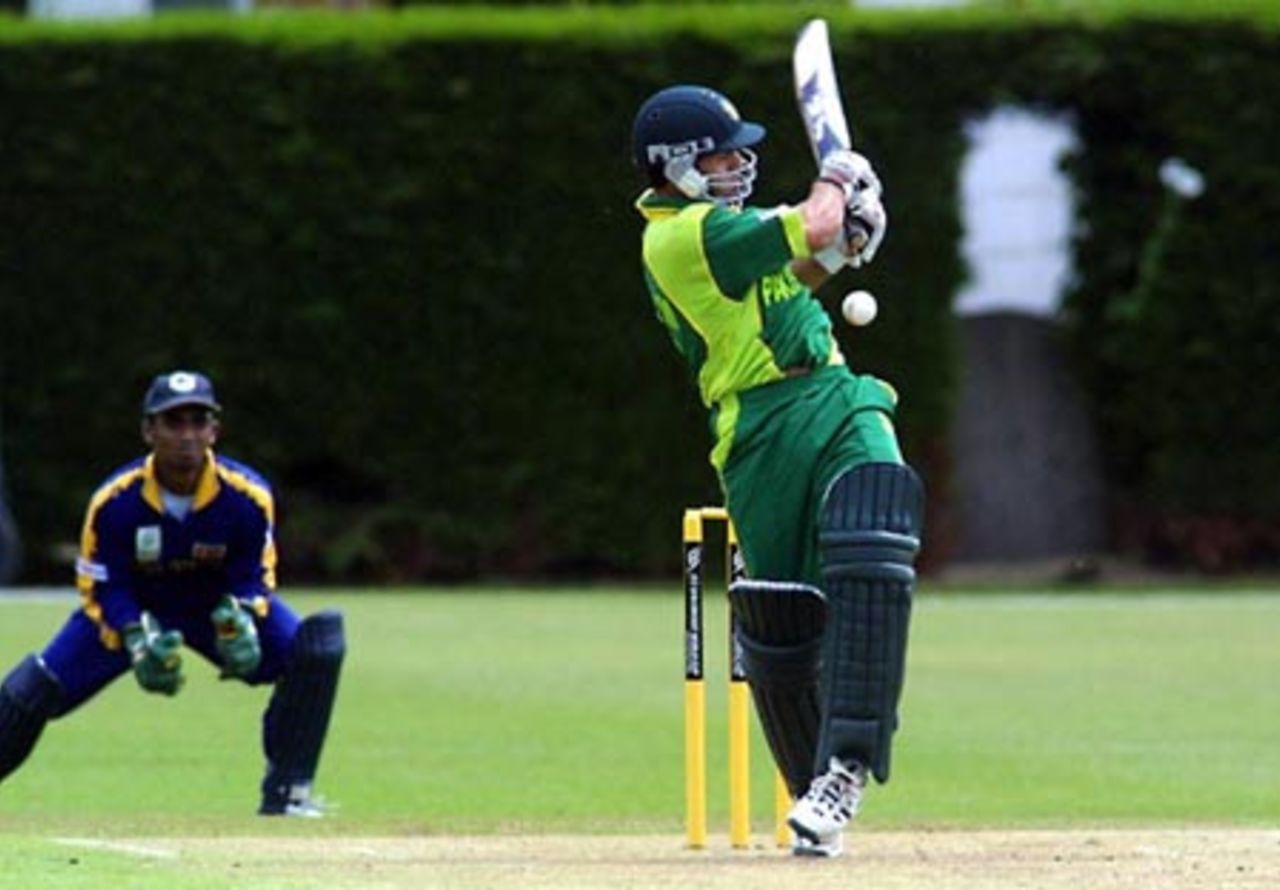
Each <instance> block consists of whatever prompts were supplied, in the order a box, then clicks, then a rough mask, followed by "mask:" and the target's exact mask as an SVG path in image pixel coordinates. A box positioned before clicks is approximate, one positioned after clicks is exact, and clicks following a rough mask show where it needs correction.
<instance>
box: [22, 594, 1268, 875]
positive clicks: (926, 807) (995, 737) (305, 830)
mask: <svg viewBox="0 0 1280 890" xmlns="http://www.w3.org/2000/svg"><path fill="white" fill-rule="evenodd" d="M288 598H289V599H290V600H291V601H292V602H293V603H294V604H295V605H296V606H298V607H299V608H300V609H301V610H303V611H311V610H314V609H317V608H321V607H329V606H338V607H340V608H342V609H343V610H344V611H345V612H346V615H347V626H348V635H349V638H350V641H349V645H350V654H349V657H348V662H347V665H346V668H345V672H344V676H343V681H342V688H341V691H340V696H339V703H338V711H337V714H336V717H335V720H334V725H333V728H332V732H331V736H330V741H329V746H328V749H327V751H326V755H325V760H324V762H323V765H322V772H321V775H320V778H319V783H318V784H319V785H320V787H321V790H322V792H323V793H324V794H325V795H326V796H327V797H328V798H329V799H331V800H332V801H334V802H336V803H337V804H338V805H339V809H338V810H337V812H336V815H335V817H334V818H332V819H328V820H324V821H320V822H306V823H301V824H299V823H295V822H290V823H287V824H281V823H280V822H276V821H273V820H263V819H260V818H257V817H254V816H253V815H252V813H253V809H254V807H255V804H256V785H257V781H258V779H259V776H260V770H261V760H260V753H259V749H258V715H259V713H260V711H261V709H262V707H263V705H264V703H265V701H266V697H267V692H266V690H251V689H246V688H245V687H243V686H242V685H239V684H235V683H220V682H219V681H217V680H216V679H215V675H214V672H213V670H212V669H210V668H209V667H208V666H207V665H204V664H203V663H197V662H196V661H195V660H194V656H192V657H191V659H189V661H188V665H189V679H188V684H187V687H186V688H184V690H183V691H182V693H181V694H180V695H179V696H178V697H177V698H175V699H172V700H170V699H163V698H158V697H154V696H148V695H144V694H143V693H141V692H140V691H139V690H138V689H137V687H136V685H135V684H134V683H133V682H132V680H131V679H129V678H127V677H126V678H125V679H124V680H123V681H122V682H120V683H117V684H116V685H115V686H114V687H112V688H111V689H109V690H108V691H107V692H106V693H104V694H103V695H102V696H101V697H100V698H99V699H98V700H96V701H94V702H91V703H90V704H89V705H88V706H86V708H84V709H83V710H81V711H79V712H77V713H75V714H73V715H72V716H70V717H69V718H67V719H66V720H63V721H58V722H55V723H53V724H51V725H50V727H49V729H48V730H47V731H46V733H45V735H44V737H43V739H42V740H41V743H40V745H39V747H38V748H37V750H36V752H35V753H34V755H33V756H32V758H31V759H30V760H29V761H28V762H27V764H26V765H25V766H24V767H23V769H22V770H20V771H19V772H18V773H16V774H15V775H13V776H12V777H10V779H9V780H7V781H6V782H5V783H4V784H3V785H2V786H0V861H2V862H3V866H4V867H3V869H0V886H3V887H9V886H13V887H49V886H56V887H63V886H65V887H80V886H83V887H95V886H138V887H150V886H156V887H160V886H164V887H173V888H185V887H204V886H229V884H228V883H227V882H228V881H230V880H231V877H233V876H234V877H235V878H236V886H252V887H274V886H280V887H296V886H348V885H350V886H356V885H360V886H374V885H376V886H402V885H403V886H409V884H400V883H397V881H396V879H395V878H394V876H392V877H389V876H388V875H387V874H378V873H376V870H375V871H374V872H370V871H369V869H368V868H367V867H366V868H365V869H364V870H363V871H362V870H361V869H360V868H355V867H352V868H345V869H341V870H339V871H336V872H335V871H330V872H326V871H325V867H324V860H323V859H322V858H317V857H316V856H315V855H314V854H311V855H307V854H299V856H298V857H297V858H298V859H299V860H300V861H299V862H296V863H294V864H292V865H290V866H289V867H287V868H276V867H275V866H279V865H280V863H281V862H282V861H289V862H293V857H292V855H291V854H289V853H288V852H287V851H288V850H292V849H295V848H297V847H298V845H302V847H303V848H304V849H305V848H307V847H308V845H310V848H311V849H313V850H314V849H315V848H316V847H317V846H318V847H319V848H322V849H327V850H329V852H330V853H334V851H337V850H339V849H343V847H342V845H344V844H347V845H350V844H356V845H357V847H358V849H359V850H366V849H380V847H379V846H378V845H380V844H383V843H386V841H387V839H388V838H395V839H400V840H399V843H400V844H401V846H400V847H397V848H396V849H399V850H400V853H397V854H395V855H399V856H401V857H402V858H403V857H405V856H408V857H409V859H410V860H412V861H420V862H426V863H431V862H436V860H434V859H433V858H432V854H431V853H430V852H428V851H426V848H422V847H420V846H419V847H415V846H414V845H415V844H417V845H422V844H427V845H429V844H430V843H432V842H433V841H435V840H438V839H441V838H455V837H459V836H463V837H467V838H469V839H471V840H470V841H469V843H473V844H480V845H481V849H483V844H484V843H486V841H485V839H486V838H489V839H495V841H502V840H503V839H512V838H523V839H527V837H528V836H535V837H543V838H546V842H547V843H548V844H551V845H553V846H554V844H555V843H556V841H555V839H557V838H569V839H570V840H569V841H568V842H567V850H568V851H569V852H565V853H564V854H562V859H565V860H567V861H573V860H574V859H575V856H576V857H577V858H578V859H582V860H583V861H587V860H590V859H591V854H590V853H589V852H588V851H589V850H590V849H592V847H591V844H592V839H593V838H616V837H617V836H626V837H634V838H636V839H642V838H659V839H661V840H659V841H657V844H658V846H659V848H666V849H669V850H673V851H679V848H680V845H681V837H680V832H681V830H682V827H681V819H682V800H683V797H682V793H683V791H682V779H681V764H682V747H681V746H682V735H681V714H682V711H681V701H682V699H681V676H682V673H681V671H682V662H681V657H682V651H681V620H682V615H681V604H680V602H679V597H678V592H677V591H675V590H673V589H669V588H668V589H656V588H655V589H638V588H622V587H601V588H592V589H564V590H543V589H519V590H500V589H491V588H487V589H449V590H443V591H430V592H427V593H424V592H409V591H404V592H387V591H378V592H374V591H369V592H355V591H342V592H331V593H330V592H326V593H311V594H306V595H303V594H295V595H291V596H289V597H288ZM73 604H74V603H73V600H71V599H60V600H55V601H50V600H48V599H39V600H32V599H24V598H16V599H5V598H3V597H0V663H2V665H3V668H4V669H5V670H7V669H8V666H9V665H11V664H12V663H14V662H16V661H17V660H18V659H19V658H20V657H21V656H22V655H23V654H24V653H26V652H28V651H31V650H34V649H38V648H40V647H41V646H43V644H44V643H45V641H46V639H47V638H48V637H49V635H50V634H51V633H52V632H53V631H54V630H55V629H56V627H57V626H58V625H59V623H60V622H61V620H62V618H63V617H64V616H65V614H66V613H67V611H68V610H69V609H70V608H72V606H73ZM708 619H709V623H708V638H709V639H711V640H716V639H722V638H723V637H722V634H723V633H724V628H723V612H722V610H720V609H711V610H710V612H709V614H708ZM1277 641H1280V595H1276V594H1272V595H1268V594H1265V593H1260V592H1259V593H1250V592H1241V591H1211V590H1206V591H1187V590H1179V591H1177V592H1168V593H1161V592H1148V593H1132V592H1129V593H1124V594H1119V593H1116V594H1107V593H1077V594H1070V595H1067V594H1055V593H1041V594H993V593H980V594H979V593H964V592H957V591H947V592H929V591H928V590H926V591H925V592H924V593H923V594H922V595H921V596H920V597H919V598H918V600H917V608H916V615H915V621H914V625H913V635H912V642H911V650H910V655H909V673H908V682H907V689H906V694H905V700H904V707H903V727H902V730H901V732H900V734H899V742H898V745H897V747H896V751H895V774H894V779H893V781H892V783H891V784H890V785H888V786H887V787H885V788H883V789H875V790H874V791H873V792H872V793H871V795H870V796H869V798H868V802H867V805H866V808H865V810H864V814H863V815H862V816H861V817H860V818H859V824H860V829H861V831H862V832H866V833H869V835H870V836H872V837H874V836H876V835H877V834H880V835H881V836H882V837H884V838H886V839H889V838H896V837H900V836H910V835H911V834H912V833H925V835H926V836H927V835H929V834H934V833H938V832H948V833H956V836H957V837H961V836H967V835H964V834H963V833H965V832H975V831H977V832H979V833H981V832H985V831H992V830H995V831H1000V832H1006V833H1007V832H1020V831H1028V830H1062V829H1069V830H1083V831H1104V830H1136V831H1148V830H1153V829H1155V830H1168V829H1177V830H1197V831H1200V830H1207V829H1213V830H1217V829H1244V830H1245V831H1253V832H1255V834H1254V835H1253V836H1254V837H1261V838H1262V840H1261V841H1259V843H1262V844H1263V849H1264V851H1265V850H1267V849H1271V848H1272V846H1273V847H1274V861H1271V864H1270V866H1267V865H1266V864H1265V863H1264V864H1263V865H1261V866H1258V865H1251V866H1250V868H1251V869H1253V870H1254V872H1256V871H1257V869H1259V868H1261V869H1264V870H1265V868H1267V867H1275V868H1276V871H1275V872H1274V875H1275V876H1276V877H1277V878H1278V879H1280V834H1277V835H1276V837H1275V838H1274V843H1273V840H1272V837H1271V834H1270V833H1269V832H1270V830H1271V829H1274V828H1277V827H1280V686H1278V685H1277V679H1276V678H1277V677H1280V645H1277ZM709 660H710V665H709V669H710V672H711V682H710V684H709V687H710V695H709V698H710V700H711V713H710V728H709V736H710V740H711V747H712V751H713V759H712V763H711V775H710V780H711V781H710V784H711V788H712V800H711V814H712V821H713V830H715V831H719V832H720V833H721V834H722V833H723V827H724V823H725V809H726V807H725V799H724V794H723V791H724V788H725V783H724V757H723V744H722V741H723V739H724V732H723V730H724V722H725V721H724V711H725V708H724V689H723V686H724V684H723V682H722V680H723V677H724V674H723V669H724V665H723V655H722V653H721V651H720V650H719V649H718V648H717V647H714V646H713V647H712V648H711V649H710V652H709ZM754 741H755V746H754V748H753V753H755V755H756V756H755V757H754V758H753V795H754V798H755V802H756V806H755V813H756V814H757V819H756V827H757V832H758V834H759V836H760V837H761V844H762V845H763V843H764V838H765V836H766V833H767V827H768V826H767V824H766V823H767V819H768V817H767V814H768V812H769V794H770V790H771V788H770V782H769V765H768V763H767V760H766V757H765V754H764V746H763V744H762V743H761V741H760V738H759V735H758V732H757V737H756V739H755V740H754ZM1256 832H1261V835H1258V834H1256ZM978 836H985V835H981V834H979V835H978ZM68 838H72V839H76V840H74V841H70V842H69V841H67V839H68ZM173 838H183V839H187V840H186V844H187V846H186V847H184V848H183V849H182V850H180V851H179V850H176V848H174V849H170V848H168V847H165V846H164V843H162V841H164V842H165V843H167V841H165V839H173ZM361 838H363V839H366V843H365V846H360V843H361V841H360V839H361ZM573 838H577V839H578V840H577V841H576V842H575V841H574V840H572V839H573ZM316 839H318V844H317V840H316ZM718 841H719V839H718ZM264 842H265V846H263V845H264ZM637 842H639V841H637ZM207 843H213V844H214V845H215V852H208V851H206V853H205V854H204V858H202V854H201V850H205V847H204V846H202V845H203V844H207ZM68 844H70V846H68ZM219 844H221V845H224V846H221V847H219V846H217V845H219ZM886 844H889V842H888V840H886ZM1268 845H1271V846H1268ZM891 846H892V845H891V844H889V847H891ZM227 847H229V848H231V849H235V850H237V851H240V852H238V853H237V857H238V858H239V859H240V860H242V861H238V862H237V864H236V865H235V868H236V869H242V870H241V871H239V872H234V871H231V872H229V871H227V869H228V868H230V865H229V863H228V861H227V856H226V855H225V849H226V848H227ZM449 849H452V850H453V853H450V852H449V850H448V849H447V850H446V851H445V852H443V853H441V854H440V856H441V858H440V861H439V862H437V863H436V865H437V867H436V868H435V872H439V871H440V868H439V867H438V866H439V865H440V863H441V862H449V861H451V856H461V857H462V858H463V859H465V858H466V855H467V854H465V853H463V852H460V850H461V848H458V847H456V846H455V847H451V848H449ZM217 850H221V852H216V851H217ZM407 850H417V852H416V853H410V852H405V851H407ZM574 850H577V851H578V852H577V853H576V854H575V853H574V852H573V851H574ZM68 851H70V852H68ZM254 851H258V852H256V853H255V852H254ZM171 854H172V855H171ZM334 855H336V853H335V854H334ZM364 855H365V854H364V853H354V854H352V856H355V859H356V860H359V859H360V857H361V856H364ZM475 855H476V856H478V857H479V858H480V859H481V860H483V859H484V858H485V855H487V854H484V853H476V854H475ZM683 855H684V856H686V857H694V856H696V854H692V853H684V854H683ZM717 855H719V854H717ZM730 855H732V854H730ZM758 855H763V856H766V857H768V862H773V863H776V861H777V855H776V854H774V853H773V852H772V851H771V850H767V849H765V850H764V851H763V852H759V851H758ZM1055 855H1056V854H1055ZM415 856H416V857H417V859H416V860H415V859H414V858H413V857H415ZM282 857H283V858H282ZM384 858H385V857H384ZM393 858H394V857H393ZM536 858H537V857H536V856H534V857H533V859H536ZM1264 858H1265V857H1264ZM72 860H75V861H74V862H72ZM343 861H344V862H347V863H348V865H350V863H351V861H354V860H351V859H350V857H348V858H347V859H344V860H343ZM380 861H381V860H380ZM211 862H212V863H216V864H217V865H216V867H215V866H213V865H210V863H211ZM140 863H141V864H140ZM201 863H204V865H202V864H201ZM273 863H274V865H273ZM726 867H732V868H740V867H741V864H740V863H739V864H737V865H734V864H733V863H732V862H730V863H728V865H727V866H726ZM1268 874H1271V873H1268ZM709 875H710V873H708V875H707V877H708V880H709ZM596 877H597V878H598V879H599V880H598V882H596V883H593V882H592V880H591V879H589V878H579V879H577V880H578V883H573V882H569V883H558V884H557V885H563V886H603V885H604V884H605V883H612V880H606V879H605V878H603V877H601V876H600V875H597V876H596ZM1245 877H1246V878H1247V877H1248V875H1245ZM366 879H367V880H369V881H372V882H373V883H364V881H365V880H366ZM1268 879H1269V878H1268ZM442 880H443V879H442ZM152 881H154V883H151V882H152ZM388 881H389V882H388ZM422 881H423V879H422V878H421V877H418V878H414V879H413V884H412V885H414V886H469V884H467V883H466V879H465V878H463V877H458V879H457V881H451V882H445V883H432V882H431V881H427V882H426V883H423V882H422ZM486 881H487V882H488V883H490V884H491V885H493V886H497V885H498V884H496V883H493V882H492V881H491V880H488V879H486V880H485V881H478V883H476V886H484V885H485V883H486ZM667 883H669V882H667ZM676 883H677V884H679V883H680V881H678V880H677V881H676ZM694 883H695V884H697V882H694ZM748 884H749V882H748ZM521 885H522V883H521V882H520V881H518V880H517V882H516V883H512V884H510V886H521ZM524 885H526V886H534V885H539V886H540V884H538V883H537V881H535V880H533V878H530V879H529V881H528V882H527V883H525V884H524ZM642 885H643V886H648V885H647V884H641V883H637V884H633V886H642ZM706 885H707V886H711V885H712V884H706ZM738 885H739V886H743V883H742V882H741V881H738ZM773 885H774V886H776V879H774V884H773ZM1246 885H1247V884H1246ZM502 886H508V885H507V884H502ZM549 886H550V885H549ZM717 886H718V885H717ZM895 886H896V885H895ZM902 886H907V885H905V884H904V885H902ZM921 886H923V884H922V885H921ZM939 886H942V885H939ZM966 886H967V885H966ZM975 886H980V885H975ZM1170 886H1172V885H1170ZM1196 886H1199V885H1196ZM1205 886H1211V885H1205ZM1260 886H1261V885H1260Z"/></svg>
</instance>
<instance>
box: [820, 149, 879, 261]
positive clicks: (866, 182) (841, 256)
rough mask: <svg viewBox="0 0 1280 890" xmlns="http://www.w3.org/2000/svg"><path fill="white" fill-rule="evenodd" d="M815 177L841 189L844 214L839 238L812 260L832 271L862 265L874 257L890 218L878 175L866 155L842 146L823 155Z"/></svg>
mask: <svg viewBox="0 0 1280 890" xmlns="http://www.w3.org/2000/svg"><path fill="white" fill-rule="evenodd" d="M818 178H819V179H821V180H823V181H825V182H830V183H832V184H833V185H837V186H839V187H840V188H841V189H843V190H844V194H845V214H844V230H843V232H842V233H841V235H840V237H839V238H837V239H836V241H835V243H833V244H831V245H829V246H827V247H826V248H824V249H822V250H820V251H818V252H817V253H816V254H814V259H816V260H817V261H818V263H819V264H821V266H822V267H823V268H824V269H826V270H827V271H828V272H830V273H832V274H834V273H835V272H837V271H839V270H840V268H841V267H842V266H851V267H852V268H854V269H857V268H860V267H861V266H865V265H866V264H867V263H869V262H871V260H872V259H874V258H875V255H876V251H877V250H879V249H880V242H882V241H883V240H884V235H885V231H886V229H888V227H889V217H888V214H886V213H885V209H884V204H883V203H882V202H881V200H880V197H881V195H882V194H883V193H884V188H883V187H882V186H881V184H880V177H879V176H877V175H876V171H875V170H874V169H872V167H871V162H870V161H868V160H867V159H866V157H864V156H863V155H861V154H859V153H858V152H856V151H850V150H848V149H841V150H839V151H833V152H832V153H831V154H829V155H827V156H826V157H825V158H823V160H822V166H821V168H820V169H819V171H818Z"/></svg>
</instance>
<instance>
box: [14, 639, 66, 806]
mask: <svg viewBox="0 0 1280 890" xmlns="http://www.w3.org/2000/svg"><path fill="white" fill-rule="evenodd" d="M61 700H62V684H61V683H60V682H59V681H58V678H57V677H55V676H54V675H53V674H52V672H50V670H49V669H48V668H47V667H45V665H44V662H43V661H41V660H40V659H39V658H38V657H37V656H35V655H28V656H27V657H26V658H24V659H22V661H20V662H18V666H17V667H15V668H14V669H13V670H12V671H10V672H9V676H7V677H5V678H4V684H3V685H0V781H3V780H4V778H5V777H6V776H8V775H9V774H10V773H11V772H13V771H14V770H16V769H17V768H18V767H20V766H22V764H23V762H24V761H25V760H26V759H27V755H29V754H30V753H31V750H32V749H33V748H34V747H35V745H36V741H37V740H38V739H39V738H40V733H41V732H43V731H44V725H45V724H46V723H48V722H49V719H50V718H51V717H53V716H55V715H56V714H57V713H58V704H59V702H60V701H61Z"/></svg>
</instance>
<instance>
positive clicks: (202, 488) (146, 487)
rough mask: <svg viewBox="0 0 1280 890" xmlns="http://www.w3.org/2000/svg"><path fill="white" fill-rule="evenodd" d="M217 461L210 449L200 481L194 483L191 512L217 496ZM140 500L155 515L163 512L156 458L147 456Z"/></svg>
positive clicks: (201, 507)
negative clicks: (152, 510)
mask: <svg viewBox="0 0 1280 890" xmlns="http://www.w3.org/2000/svg"><path fill="white" fill-rule="evenodd" d="M220 487H221V486H220V484H219V482H218V459H217V457H216V456H215V455H214V453H213V450H212V449H210V450H208V451H206V452H205V455H204V468H203V469H201V470H200V479H199V481H197V482H196V490H195V494H194V495H193V500H192V502H191V509H192V510H200V509H203V508H204V507H207V506H208V505H209V503H210V502H211V501H212V500H213V499H214V498H216V497H217V496H218V491H219V489H220ZM142 499H143V500H144V501H146V502H147V504H149V505H150V506H151V507H152V508H153V509H154V510H155V511H156V512H157V513H163V512H164V498H162V497H161V496H160V479H159V478H158V477H157V476H156V456H155V455H154V454H148V455H147V462H146V464H145V465H144V466H143V470H142Z"/></svg>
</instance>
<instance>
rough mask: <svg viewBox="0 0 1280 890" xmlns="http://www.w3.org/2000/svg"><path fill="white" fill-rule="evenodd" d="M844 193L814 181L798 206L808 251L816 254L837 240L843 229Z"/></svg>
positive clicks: (827, 183) (838, 188) (823, 182)
mask: <svg viewBox="0 0 1280 890" xmlns="http://www.w3.org/2000/svg"><path fill="white" fill-rule="evenodd" d="M844 205H845V197H844V192H843V191H842V190H841V189H840V187H839V186H838V185H835V184H833V183H830V182H827V181H825V180H821V179H819V180H816V181H815V182H814V183H813V186H812V187H811V188H810V189H809V197H807V198H806V199H805V200H804V202H803V203H802V204H801V205H800V215H801V217H802V218H803V219H804V236H805V241H806V242H807V243H808V245H809V250H811V251H814V252H817V251H819V250H821V249H822V248H824V247H826V246H827V245H829V244H831V243H832V242H834V241H835V240H836V238H838V237H839V236H840V234H841V232H842V230H843V227H844Z"/></svg>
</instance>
